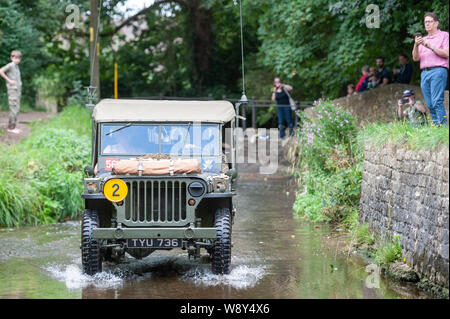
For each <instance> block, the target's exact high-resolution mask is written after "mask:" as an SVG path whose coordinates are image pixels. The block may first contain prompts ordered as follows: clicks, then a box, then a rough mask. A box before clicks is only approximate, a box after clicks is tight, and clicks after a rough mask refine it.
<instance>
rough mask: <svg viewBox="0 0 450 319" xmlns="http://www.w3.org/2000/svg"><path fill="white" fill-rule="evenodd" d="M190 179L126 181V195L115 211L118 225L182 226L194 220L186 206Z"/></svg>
mask: <svg viewBox="0 0 450 319" xmlns="http://www.w3.org/2000/svg"><path fill="white" fill-rule="evenodd" d="M189 183H190V180H187V181H180V180H171V179H151V180H128V179H127V180H126V184H127V186H128V195H127V197H126V198H125V200H124V203H123V205H122V206H119V209H118V215H117V218H118V222H121V223H123V224H125V225H127V226H166V225H170V226H184V225H186V224H188V223H190V222H193V221H194V220H195V213H194V210H195V207H191V206H188V205H187V201H188V199H189V198H188V196H189V195H188V194H189V193H188V191H187V186H188V185H189ZM121 212H122V213H121Z"/></svg>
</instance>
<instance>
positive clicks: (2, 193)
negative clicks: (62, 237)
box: [0, 106, 91, 227]
mask: <svg viewBox="0 0 450 319" xmlns="http://www.w3.org/2000/svg"><path fill="white" fill-rule="evenodd" d="M90 125H91V121H90V114H89V112H88V111H87V110H86V109H83V108H81V107H78V106H72V107H67V108H65V110H64V111H63V112H62V113H61V114H60V115H59V116H58V117H56V118H54V119H52V120H50V121H49V122H47V123H42V122H41V121H38V122H35V123H34V124H33V134H32V135H31V136H29V137H28V138H26V139H25V140H23V141H22V142H21V143H20V144H19V145H17V146H11V147H6V146H0V167H2V169H1V170H0V226H7V227H12V226H18V225H25V224H37V223H51V222H55V221H58V220H62V219H64V218H66V217H69V218H74V217H75V216H77V214H78V212H79V211H80V210H82V208H83V201H82V199H81V196H80V195H81V192H82V187H83V185H82V178H83V173H82V171H83V167H84V166H85V165H86V164H87V163H88V162H89V157H90V143H91V141H90V136H89V132H90Z"/></svg>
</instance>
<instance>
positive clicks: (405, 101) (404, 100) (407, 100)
mask: <svg viewBox="0 0 450 319" xmlns="http://www.w3.org/2000/svg"><path fill="white" fill-rule="evenodd" d="M408 102H409V99H401V100H400V103H402V104H406V103H408Z"/></svg>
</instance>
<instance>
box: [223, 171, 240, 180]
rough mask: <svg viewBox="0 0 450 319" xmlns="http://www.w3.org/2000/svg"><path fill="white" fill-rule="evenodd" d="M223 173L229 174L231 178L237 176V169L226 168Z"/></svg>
mask: <svg viewBox="0 0 450 319" xmlns="http://www.w3.org/2000/svg"><path fill="white" fill-rule="evenodd" d="M225 175H227V176H229V177H230V178H231V179H232V180H233V179H235V178H236V177H237V171H236V170H235V169H230V170H228V171H227V172H226V173H225Z"/></svg>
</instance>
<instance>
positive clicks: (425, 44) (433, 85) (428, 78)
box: [412, 12, 449, 126]
mask: <svg viewBox="0 0 450 319" xmlns="http://www.w3.org/2000/svg"><path fill="white" fill-rule="evenodd" d="M424 24H425V30H426V31H427V33H428V36H426V37H421V36H416V39H415V42H414V48H413V51H412V56H413V60H414V61H416V62H417V61H420V69H421V70H422V74H421V76H420V78H421V80H420V87H421V88H422V93H423V96H424V98H425V102H426V103H427V106H428V108H429V109H430V115H431V119H432V121H433V124H434V125H436V126H441V125H446V124H447V115H446V114H445V108H444V103H443V102H444V89H445V86H446V84H447V76H448V66H449V63H448V32H445V31H441V30H439V29H438V25H439V19H438V16H437V15H436V14H435V13H433V12H428V13H426V14H425V16H424Z"/></svg>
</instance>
